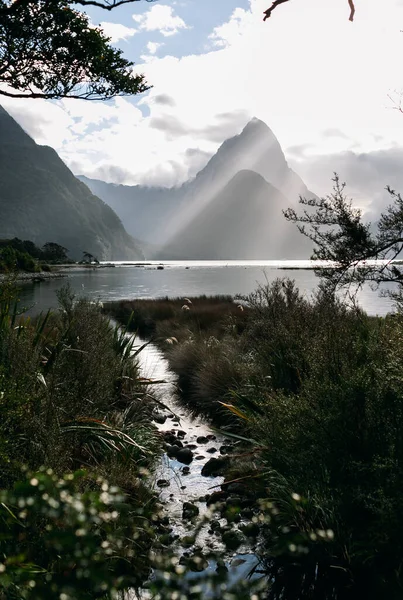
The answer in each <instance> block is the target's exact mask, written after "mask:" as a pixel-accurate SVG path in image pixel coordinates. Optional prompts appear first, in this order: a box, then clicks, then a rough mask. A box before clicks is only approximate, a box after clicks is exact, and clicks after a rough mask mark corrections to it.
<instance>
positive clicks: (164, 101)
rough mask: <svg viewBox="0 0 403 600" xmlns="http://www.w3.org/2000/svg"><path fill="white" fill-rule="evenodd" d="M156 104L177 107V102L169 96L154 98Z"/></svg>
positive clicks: (161, 95)
mask: <svg viewBox="0 0 403 600" xmlns="http://www.w3.org/2000/svg"><path fill="white" fill-rule="evenodd" d="M153 102H154V104H160V105H161V106H172V107H174V106H176V102H175V100H174V99H173V98H172V97H171V96H168V94H158V95H157V96H154V98H153Z"/></svg>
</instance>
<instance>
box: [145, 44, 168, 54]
mask: <svg viewBox="0 0 403 600" xmlns="http://www.w3.org/2000/svg"><path fill="white" fill-rule="evenodd" d="M164 45H165V44H164V42H160V43H158V42H148V44H147V50H148V51H149V53H150V54H156V53H157V52H158V50H159V49H160V48H161V47H162V46H164Z"/></svg>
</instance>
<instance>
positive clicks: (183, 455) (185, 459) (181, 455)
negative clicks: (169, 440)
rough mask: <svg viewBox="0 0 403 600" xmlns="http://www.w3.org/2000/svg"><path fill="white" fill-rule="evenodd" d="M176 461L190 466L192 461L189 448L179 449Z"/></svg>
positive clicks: (191, 453)
mask: <svg viewBox="0 0 403 600" xmlns="http://www.w3.org/2000/svg"><path fill="white" fill-rule="evenodd" d="M176 459H177V460H178V461H179V462H181V463H183V464H184V465H190V463H191V462H192V460H193V452H192V451H191V450H189V448H181V449H180V450H179V452H178V453H177V455H176Z"/></svg>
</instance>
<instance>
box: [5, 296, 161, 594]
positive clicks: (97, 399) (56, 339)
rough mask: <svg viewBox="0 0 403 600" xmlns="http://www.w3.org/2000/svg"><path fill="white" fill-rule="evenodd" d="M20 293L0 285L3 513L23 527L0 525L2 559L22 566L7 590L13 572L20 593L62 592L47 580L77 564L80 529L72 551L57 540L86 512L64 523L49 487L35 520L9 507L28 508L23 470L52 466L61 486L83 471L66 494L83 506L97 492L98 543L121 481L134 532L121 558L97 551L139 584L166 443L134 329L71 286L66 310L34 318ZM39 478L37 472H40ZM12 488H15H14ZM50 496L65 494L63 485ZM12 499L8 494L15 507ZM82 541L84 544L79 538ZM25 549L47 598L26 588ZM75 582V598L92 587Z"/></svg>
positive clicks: (126, 522) (125, 522)
mask: <svg viewBox="0 0 403 600" xmlns="http://www.w3.org/2000/svg"><path fill="white" fill-rule="evenodd" d="M13 294H14V292H13V290H12V288H4V287H3V288H2V287H1V286H0V317H1V318H0V413H1V418H0V460H1V462H2V468H1V470H0V490H3V491H4V494H3V496H4V500H3V505H2V506H1V507H0V520H1V518H2V515H3V516H4V515H5V517H7V519H6V521H5V522H6V527H7V528H8V529H10V531H12V530H13V528H15V530H16V531H17V530H18V535H17V534H16V535H17V537H16V538H15V540H14V542H13V541H12V540H11V541H10V539H11V538H12V539H14V538H13V536H11V538H10V537H9V536H8V535H4V536H3V534H2V535H0V557H1V558H0V562H1V561H2V560H5V561H6V562H5V563H4V564H6V565H7V567H6V568H9V567H10V566H11V564H13V565H14V564H17V567H18V568H17V570H16V571H10V572H13V573H14V575H13V577H14V579H10V578H9V577H8V578H7V577H6V576H4V577H3V576H2V578H1V581H0V598H2V597H5V598H8V597H10V598H11V597H14V596H13V594H14V592H12V589H14V591H15V590H16V588H14V587H13V588H12V586H14V584H15V582H16V581H17V580H18V581H19V582H20V583H21V585H22V588H21V590H20V591H21V595H18V594H19V593H20V592H18V594H17V591H18V590H17V591H15V593H16V594H17V595H15V597H16V598H22V597H27V598H28V597H30V598H31V597H32V598H39V597H43V598H45V597H46V598H47V597H49V598H51V597H56V596H55V595H54V594H55V593H56V592H55V590H59V592H60V590H61V589H63V586H61V585H59V583H58V584H57V587H56V588H54V589H53V588H52V589H53V591H52V589H51V588H49V586H48V587H46V581H51V580H52V581H53V580H55V581H56V579H57V577H56V573H57V572H59V569H62V565H63V564H65V561H66V560H67V561H70V562H71V561H73V563H74V560H75V559H74V557H73V555H72V554H71V553H70V554H69V552H70V551H71V552H73V550H71V549H72V548H73V549H74V543H73V541H74V539H73V541H72V540H70V538H69V542H68V544H67V542H66V544H67V545H66V547H65V549H64V550H63V548H59V550H58V551H57V552H56V550H55V548H56V546H57V544H59V545H60V543H59V541H60V540H59V541H58V539H59V538H60V539H62V538H63V536H64V535H67V534H66V530H67V529H68V530H69V536H71V535H72V536H73V538H74V535H75V533H74V531H75V529H74V527H75V528H76V529H77V530H80V527H82V524H81V525H80V519H79V518H78V517H77V522H76V524H74V523H72V522H68V521H67V520H66V519H64V517H63V515H62V514H61V515H59V516H58V517H57V518H56V519H55V518H54V515H53V513H52V510H53V509H52V506H53V505H52V504H49V506H48V501H47V498H45V496H44V497H43V498H42V499H41V498H39V497H38V502H37V501H36V500H35V505H34V504H32V510H31V509H30V511H31V512H29V515H30V516H29V519H30V521H29V523H28V522H27V523H26V524H24V523H22V524H21V523H20V522H18V523H17V522H15V523H14V522H12V520H11V521H10V520H9V519H8V516H10V513H9V512H8V511H9V510H11V512H12V513H13V514H15V515H17V516H18V514H19V512H20V508H21V506H22V504H18V503H20V502H22V500H18V497H19V494H20V492H21V490H25V489H28V488H26V486H27V485H28V484H27V483H23V482H24V480H25V478H26V471H27V469H28V470H29V471H31V472H33V473H35V472H37V471H38V470H39V469H40V468H44V471H43V473H48V472H49V473H52V476H51V479H52V478H55V482H56V483H54V484H52V482H48V483H46V485H45V483H44V485H45V487H46V486H48V487H49V486H52V485H56V486H57V485H59V483H57V482H59V481H64V478H65V474H66V473H67V474H68V475H67V480H68V481H70V474H71V473H73V472H75V471H77V470H81V471H82V470H83V469H84V470H85V474H84V475H82V476H80V477H75V476H73V475H71V480H72V481H73V480H74V481H76V484H75V488H74V489H71V490H70V491H69V494H70V496H68V497H71V498H72V500H71V502H73V498H74V497H75V495H77V500H74V502H77V503H78V504H77V506H78V505H81V504H82V499H80V498H81V496H80V494H84V495H85V497H86V498H87V497H88V498H89V497H92V498H93V502H94V510H95V508H96V507H97V506H98V505H99V507H100V508H99V511H100V515H101V516H99V515H98V516H97V514H98V513H97V512H95V513H92V516H91V520H93V521H94V523H95V522H97V523H98V528H97V532H96V534H94V535H93V533H94V532H91V533H89V534H88V535H90V538H91V544H92V545H93V544H94V543H95V540H96V539H97V540H98V543H99V544H102V541H103V540H105V539H107V538H106V537H104V538H102V536H107V531H106V530H107V528H108V527H109V525H108V526H106V525H105V527H104V525H103V524H102V519H103V517H102V514H103V513H102V510H103V509H102V506H103V500H102V498H103V496H102V494H103V489H104V487H103V486H105V485H107V486H108V489H109V486H110V485H111V486H112V487H113V489H115V488H116V486H118V487H119V488H120V489H121V490H123V491H124V492H125V494H126V499H125V509H124V514H125V515H126V516H124V517H123V512H122V518H121V520H120V521H119V531H120V532H122V531H124V530H125V529H126V534H127V535H128V536H129V532H131V533H130V537H127V538H125V535H126V534H125V535H124V536H123V537H121V533H119V534H117V535H116V536H115V537H114V544H115V547H114V557H115V558H114V559H112V558H113V557H110V558H108V552H106V553H103V552H102V551H101V552H100V556H101V555H102V556H101V559H102V564H103V565H104V568H107V569H108V568H109V567H111V568H112V571H113V568H114V567H113V563H114V562H115V563H116V564H119V565H120V566H119V569H122V568H123V566H125V569H124V570H125V572H126V573H127V572H128V569H129V570H130V571H131V579H130V581H131V583H132V584H133V582H134V581H135V580H136V581H137V583H138V584H140V583H141V582H142V581H143V579H144V577H145V574H147V572H148V568H149V558H148V553H149V549H150V545H151V543H152V539H153V536H154V532H153V530H152V528H151V523H152V519H153V518H154V516H153V515H154V512H155V511H154V505H155V503H156V497H155V496H154V494H153V493H152V492H151V490H150V489H149V488H147V486H146V485H145V484H144V482H143V480H144V474H145V473H146V469H149V468H153V466H154V464H155V460H156V458H157V457H158V455H159V453H160V447H161V444H160V439H159V436H158V435H157V431H156V430H155V428H154V427H153V426H152V425H151V418H150V415H151V412H152V409H153V406H152V405H151V403H150V401H149V394H148V393H147V389H146V388H145V386H144V382H143V381H141V379H140V376H139V367H138V363H137V359H136V357H135V351H134V342H133V339H132V337H130V336H129V337H127V336H125V335H124V333H122V332H121V330H119V329H117V328H116V327H114V326H113V325H112V324H111V323H110V322H109V320H108V319H107V318H106V317H105V316H104V315H103V314H102V313H101V307H100V306H98V305H97V304H93V303H91V302H89V301H87V300H85V299H77V298H75V297H74V295H73V294H72V293H71V290H70V289H69V288H64V289H62V290H61V292H60V294H59V301H60V310H58V311H56V312H55V313H53V314H50V313H48V314H46V315H41V316H39V317H37V318H36V319H34V320H31V319H29V318H24V316H23V315H20V314H19V310H18V305H17V304H15V302H14V300H13ZM15 306H16V307H17V308H14V307H15ZM31 477H32V480H33V481H36V480H37V476H36V475H33V476H31ZM41 477H42V476H41ZM43 477H45V475H43ZM52 481H53V479H52ZM105 481H107V483H105ZM60 485H61V484H60ZM24 486H25V487H24ZM28 487H29V486H28ZM13 488H14V490H15V492H12V491H11V490H12V489H13ZM105 489H106V488H105ZM21 493H22V492H21ZM24 493H25V492H24ZM66 493H67V492H66ZM46 494H48V492H46ZM91 494H92V496H91ZM104 495H105V494H104ZM54 496H55V498H57V496H58V492H57V490H56V488H55V489H54ZM32 497H33V498H34V496H32ZM13 498H17V499H16V500H15V502H16V503H17V504H16V506H14V505H13V504H12V503H13V502H14V500H13ZM52 498H53V496H52V497H51V499H52ZM62 500H63V502H62V504H63V503H64V504H66V503H67V504H66V511H67V512H66V515H67V513H68V509H69V507H68V506H67V505H69V503H70V500H66V499H65V498H63V499H62ZM43 501H44V502H43ZM7 502H11V505H10V507H8V508H7ZM52 502H53V500H52ZM119 502H120V501H119ZM119 502H118V504H119ZM54 503H55V504H54V507H53V508H55V507H56V504H57V507H59V505H60V506H61V505H62V504H61V501H60V500H57V499H55V500H54ZM42 505H43V506H42ZM45 505H46V506H45ZM24 506H25V504H24ZM27 506H31V505H29V503H28V504H27ZM120 506H121V508H119V509H118V508H116V509H115V513H116V515H118V514H120V513H118V512H116V511H117V510H119V511H120V510H122V511H123V509H122V506H123V505H121V502H120ZM19 507H20V508H19ZM3 509H4V510H5V511H6V513H4V510H3ZM96 510H98V509H96ZM15 511H17V512H15ZM38 511H39V512H38ZM53 512H54V510H53ZM62 512H63V511H62ZM104 512H105V511H104ZM112 512H113V507H112V508H111V513H112ZM31 513H32V514H31ZM115 513H113V514H115ZM21 514H22V513H21ZM24 514H25V513H24ZM27 514H28V513H27ZM58 514H59V513H58ZM7 515H8V516H7ZM139 515H140V516H139ZM27 518H28V517H27ZM66 518H67V517H66ZM74 518H76V517H74ZM97 519H98V521H97ZM20 520H21V518H20ZM48 526H49V527H50V526H51V527H52V532H53V533H52V536H53V538H52V539H54V541H53V542H50V541H46V542H45V541H44V540H48V537H49V536H48V533H47V531H48V529H47V527H48ZM133 527H134V530H133ZM77 535H78V534H77ZM58 536H59V538H58ZM70 542H71V543H70ZM13 544H14V545H13ZM44 544H45V545H44ZM47 544H50V546H47ZM52 544H53V545H52ZM116 544H117V545H116ZM45 546H46V547H45ZM78 547H80V548H81V549H82V546H81V545H79V546H77V548H78ZM105 547H106V546H105ZM80 551H81V550H80ZM13 552H14V554H13ZM73 554H74V552H73ZM84 555H85V552H84V554H83V555H82V556H81V558H80V561H81V559H82V561H83V564H84V563H85V560H87V563H88V557H87V558H85V556H84ZM18 556H20V557H26V560H28V558H29V559H30V560H32V557H33V556H35V557H36V559H35V560H36V563H35V564H36V565H37V570H36V571H35V573H36V574H37V576H38V577H39V580H40V581H39V580H38V590H39V589H41V590H42V587H41V586H42V584H44V585H45V588H46V589H45V588H44V589H43V590H42V596H41V593H40V592H39V591H38V593H37V595H35V594H34V593H33V592H30V593H29V594H28V591H29V581H30V580H29V577H26V575H27V572H28V574H29V569H28V571H27V572H26V570H25V567H24V568H23V569H22V570H21V569H20V567H19V566H18V565H19V563H20V562H21V561H22V562H23V560H25V558H24V559H23V558H20V559H19V558H18ZM57 556H59V558H57ZM13 557H14V558H13ZM15 557H17V558H15ZM13 561H14V562H13ZM15 561H17V562H16V563H15ZM49 561H50V562H49ZM70 562H69V564H70ZM73 563H72V564H73ZM93 566H94V564H93V563H92V567H93ZM0 567H1V565H0ZM92 567H91V569H92ZM1 568H4V565H3V567H1ZM72 568H73V570H74V567H72ZM83 568H84V569H85V566H84V567H83ZM18 569H19V570H18ZM119 569H118V570H119ZM118 570H116V569H115V575H110V576H109V575H107V573H104V575H103V576H102V577H100V578H98V580H99V581H100V585H101V584H102V585H104V584H105V585H108V586H109V585H111V582H112V581H113V580H115V581H117V577H118V574H117V573H118ZM95 571H96V569H95ZM95 571H94V572H92V571H91V573H92V574H91V577H92V578H93V581H95V579H96V578H97V573H96V572H95ZM1 573H2V571H1V569H0V575H1ZM7 573H8V572H7ZM7 573H6V575H7ZM47 573H48V574H49V578H48V579H46V577H47ZM122 573H123V571H122ZM41 574H42V575H41ZM98 575H99V574H98ZM35 577H36V575H35ZM35 577H34V578H35ZM55 577H56V579H55ZM69 577H70V575H69ZM72 577H73V576H72ZM15 578H16V579H15ZM21 578H22V579H21ZM114 578H115V579H114ZM73 579H74V577H73ZM84 579H85V577H84ZM3 581H5V584H4V585H5V587H4V585H3V584H2V582H3ZM83 581H84V580H83ZM70 582H72V579H71V578H70ZM105 582H108V583H107V584H106V583H105ZM35 585H36V584H35ZM49 585H50V584H49ZM77 585H78V587H74V586H76V584H74V585H73V588H74V589H75V590H76V591H75V592H74V594H73V596H72V597H80V598H81V597H87V596H86V594H87V591H85V593H84V592H83V593H82V594H81V592H80V594H81V595H80V594H79V592H78V589H79V588H80V584H79V582H78V583H77ZM83 585H84V583H83ZM102 585H101V588H102ZM119 585H120V584H119ZM122 585H123V584H122ZM10 586H11V587H10ZM27 586H28V587H27ZM67 587H68V586H67ZM66 589H67V588H66ZM83 589H84V588H83ZM27 590H28V591H27ZM44 590H45V591H44ZM60 593H61V592H60ZM2 594H3V596H2ZM4 594H5V596H4ZM10 594H11V595H10ZM27 594H28V595H27ZM52 594H53V596H52ZM62 595H63V594H62ZM68 597H70V596H68ZM97 597H100V595H99V596H97Z"/></svg>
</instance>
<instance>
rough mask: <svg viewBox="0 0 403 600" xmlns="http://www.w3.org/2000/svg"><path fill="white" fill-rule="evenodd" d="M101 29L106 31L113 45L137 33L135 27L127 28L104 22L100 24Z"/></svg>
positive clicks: (118, 24)
mask: <svg viewBox="0 0 403 600" xmlns="http://www.w3.org/2000/svg"><path fill="white" fill-rule="evenodd" d="M100 27H101V28H102V29H103V30H104V32H105V35H107V36H108V37H110V38H111V42H112V43H116V42H119V41H120V40H127V39H128V38H130V37H132V36H133V35H135V34H136V33H137V29H135V28H134V27H126V25H122V24H120V23H108V22H106V21H104V22H102V23H101V24H100Z"/></svg>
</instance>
